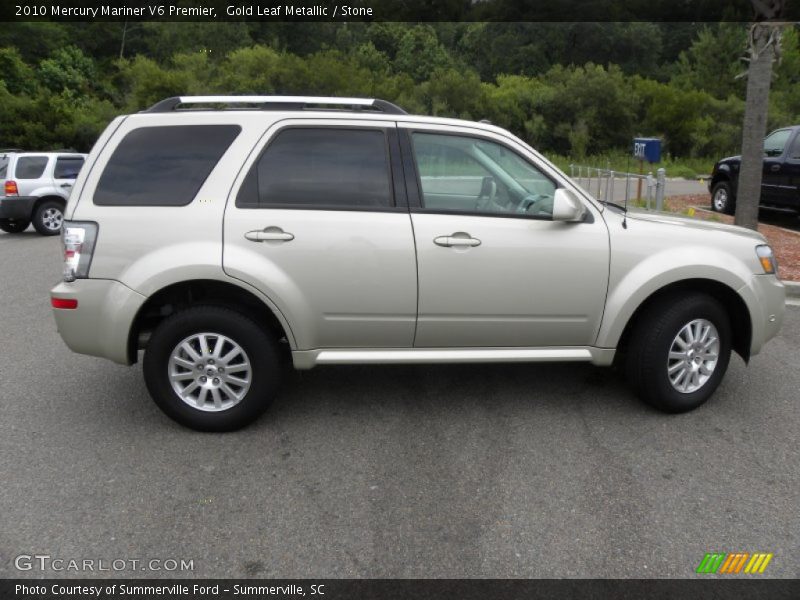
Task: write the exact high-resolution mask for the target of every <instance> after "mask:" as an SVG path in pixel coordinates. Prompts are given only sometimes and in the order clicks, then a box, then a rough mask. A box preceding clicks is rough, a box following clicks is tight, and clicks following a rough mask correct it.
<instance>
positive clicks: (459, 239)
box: [433, 231, 481, 248]
mask: <svg viewBox="0 0 800 600" xmlns="http://www.w3.org/2000/svg"><path fill="white" fill-rule="evenodd" d="M433 243H434V244H436V245H437V246H445V247H447V248H450V247H453V246H467V247H472V248H474V247H475V246H480V245H481V241H480V240H478V239H475V238H474V237H472V236H470V235H469V234H468V233H463V232H461V231H459V232H457V233H454V234H452V235H440V236H439V237H436V238H433Z"/></svg>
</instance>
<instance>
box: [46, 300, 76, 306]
mask: <svg viewBox="0 0 800 600" xmlns="http://www.w3.org/2000/svg"><path fill="white" fill-rule="evenodd" d="M50 304H51V305H52V307H53V308H78V301H77V300H76V299H75V298H50Z"/></svg>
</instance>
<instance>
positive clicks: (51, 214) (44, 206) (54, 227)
mask: <svg viewBox="0 0 800 600" xmlns="http://www.w3.org/2000/svg"><path fill="white" fill-rule="evenodd" d="M63 222H64V205H63V204H62V203H61V202H57V201H56V200H45V201H44V202H42V203H41V204H40V205H39V206H37V207H36V211H35V213H34V215H33V226H34V228H35V229H36V231H38V232H39V233H41V234H42V235H57V234H59V233H61V225H62V223H63Z"/></svg>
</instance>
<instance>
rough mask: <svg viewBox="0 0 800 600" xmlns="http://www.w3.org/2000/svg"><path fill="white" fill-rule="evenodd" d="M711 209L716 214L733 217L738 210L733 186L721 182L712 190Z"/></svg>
mask: <svg viewBox="0 0 800 600" xmlns="http://www.w3.org/2000/svg"><path fill="white" fill-rule="evenodd" d="M711 208H712V209H713V210H715V211H716V212H720V213H725V214H726V215H732V214H733V213H734V211H735V210H736V198H735V197H734V195H733V190H732V189H731V184H730V183H728V182H727V181H720V182H719V183H717V184H715V185H714V187H713V188H712V190H711Z"/></svg>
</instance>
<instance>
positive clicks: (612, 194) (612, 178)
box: [606, 171, 614, 202]
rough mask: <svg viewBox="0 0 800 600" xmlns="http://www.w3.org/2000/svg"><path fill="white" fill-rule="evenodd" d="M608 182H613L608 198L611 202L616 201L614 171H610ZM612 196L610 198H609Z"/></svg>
mask: <svg viewBox="0 0 800 600" xmlns="http://www.w3.org/2000/svg"><path fill="white" fill-rule="evenodd" d="M608 182H609V183H610V184H611V191H610V192H609V194H608V196H606V200H609V201H610V202H613V201H614V171H609V172H608ZM609 196H610V198H609Z"/></svg>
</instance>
